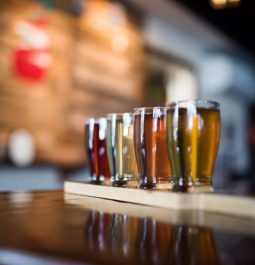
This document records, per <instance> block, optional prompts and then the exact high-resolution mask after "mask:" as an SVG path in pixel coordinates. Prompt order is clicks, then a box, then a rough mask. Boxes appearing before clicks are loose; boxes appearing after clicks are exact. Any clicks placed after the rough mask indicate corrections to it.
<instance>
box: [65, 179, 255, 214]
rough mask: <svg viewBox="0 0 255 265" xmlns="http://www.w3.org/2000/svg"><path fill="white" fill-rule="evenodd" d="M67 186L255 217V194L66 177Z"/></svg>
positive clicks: (128, 199)
mask: <svg viewBox="0 0 255 265" xmlns="http://www.w3.org/2000/svg"><path fill="white" fill-rule="evenodd" d="M64 190H65V192H66V193H72V194H79V195H85V196H90V197H96V198H103V199H108V200H115V201H121V202H128V203H136V204H142V205H149V206H153V207H159V208H165V209H172V210H193V211H207V212H214V213H219V214H226V215H235V216H239V217H249V218H255V198H252V197H241V196H235V195H222V194H213V193H208V194H205V193H204V194H203V193H200V194H199V193H194V194H183V193H182V194H181V193H172V192H169V191H155V190H152V191H148V190H140V189H131V188H119V187H111V186H103V185H93V184H88V183H85V182H77V181H66V182H65V184H64Z"/></svg>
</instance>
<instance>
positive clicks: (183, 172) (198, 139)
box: [166, 100, 220, 192]
mask: <svg viewBox="0 0 255 265" xmlns="http://www.w3.org/2000/svg"><path fill="white" fill-rule="evenodd" d="M166 123H167V144H168V151H169V156H170V161H171V165H172V170H173V177H174V179H175V180H176V182H175V185H174V187H173V190H174V191H183V192H192V191H202V192H204V191H205V192H210V191H213V188H212V175H213V170H214V165H215V160H216V156H217V151H218V146H219V139H220V106H219V104H218V103H216V102H213V101H207V100H189V101H179V102H172V103H169V104H168V105H167V122H166Z"/></svg>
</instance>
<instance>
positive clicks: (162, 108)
mask: <svg viewBox="0 0 255 265" xmlns="http://www.w3.org/2000/svg"><path fill="white" fill-rule="evenodd" d="M154 109H160V110H166V107H165V106H154V107H139V108H134V115H135V114H138V113H140V112H142V111H153V110H154Z"/></svg>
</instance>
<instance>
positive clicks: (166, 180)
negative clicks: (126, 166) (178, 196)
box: [134, 107, 172, 189]
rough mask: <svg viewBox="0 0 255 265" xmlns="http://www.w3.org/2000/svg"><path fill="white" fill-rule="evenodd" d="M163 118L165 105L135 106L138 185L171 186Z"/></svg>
mask: <svg viewBox="0 0 255 265" xmlns="http://www.w3.org/2000/svg"><path fill="white" fill-rule="evenodd" d="M165 119H166V108H164V107H151V108H136V109H135V110H134V145H135V154H136V161H137V165H138V172H139V188H142V189H171V188H172V178H171V176H172V172H171V166H170V162H169V158H168V153H167V141H166V122H165Z"/></svg>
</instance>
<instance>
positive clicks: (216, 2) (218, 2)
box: [210, 0, 227, 9]
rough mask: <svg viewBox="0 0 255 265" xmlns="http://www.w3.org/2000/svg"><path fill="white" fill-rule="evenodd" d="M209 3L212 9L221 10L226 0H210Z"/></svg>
mask: <svg viewBox="0 0 255 265" xmlns="http://www.w3.org/2000/svg"><path fill="white" fill-rule="evenodd" d="M210 3H211V5H212V7H214V8H218V9H221V8H224V7H225V6H226V4H227V0H210Z"/></svg>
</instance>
